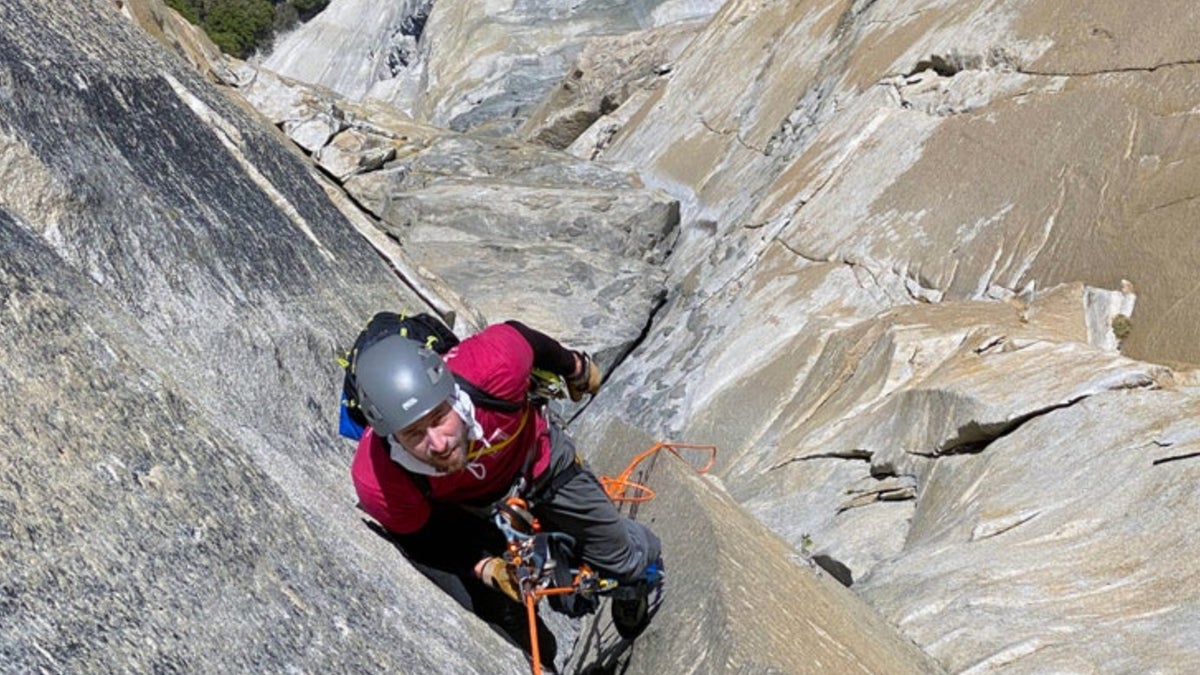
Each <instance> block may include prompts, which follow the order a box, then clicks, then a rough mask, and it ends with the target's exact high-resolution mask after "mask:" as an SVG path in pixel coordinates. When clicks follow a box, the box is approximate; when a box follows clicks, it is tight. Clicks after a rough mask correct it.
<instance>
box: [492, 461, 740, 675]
mask: <svg viewBox="0 0 1200 675" xmlns="http://www.w3.org/2000/svg"><path fill="white" fill-rule="evenodd" d="M659 450H666V451H668V452H670V453H671V454H672V455H675V456H676V457H678V458H679V459H680V460H681V461H683V462H685V463H686V464H688V465H690V466H691V467H692V468H693V469H695V470H696V473H699V474H704V473H708V471H709V470H710V469H712V467H713V464H714V463H716V461H717V446H715V445H691V444H688V443H669V442H659V443H655V444H654V445H653V446H652V447H651V448H650V449H649V450H646V451H645V452H643V453H642V454H640V455H638V456H637V457H634V458H633V461H632V462H630V463H629V466H627V467H625V470H624V471H622V472H621V475H619V476H617V477H616V478H610V477H608V476H599V478H600V484H601V485H603V486H604V492H605V493H606V494H607V495H608V498H609V499H611V500H613V501H614V502H637V503H640V502H648V501H650V500H651V499H654V491H653V490H651V489H650V488H648V487H646V486H645V485H642V484H640V483H635V482H633V480H631V478H630V477H631V476H633V473H634V472H635V471H637V467H638V465H639V464H641V463H642V462H643V461H645V460H647V459H650V458H651V457H653V456H654V455H656V454H657V453H658V451H659ZM681 450H703V451H705V452H707V453H708V461H706V462H705V463H704V465H703V466H701V467H697V466H696V465H695V464H692V463H691V462H689V461H688V460H686V459H684V457H683V455H681V454H679V453H680V451H681ZM629 490H636V491H638V494H636V495H633V496H630V495H627V494H626V493H627V492H628V491H629ZM534 527H535V529H541V528H540V527H539V526H538V525H537V524H536V521H535V525H534ZM510 550H513V553H514V554H515V553H516V552H515V550H514V549H512V547H511V546H510ZM515 562H516V563H517V564H520V558H519V557H517V558H516V560H515ZM579 580H580V576H576V578H575V583H574V584H572V585H571V586H566V587H562V588H535V589H533V590H531V591H527V592H526V593H525V594H524V596H525V613H526V615H527V616H528V619H529V646H530V652H531V653H530V656H531V657H532V661H533V675H542V655H541V648H540V646H539V645H538V635H537V603H538V601H539V600H541V599H542V598H544V597H547V596H551V595H565V594H568V593H574V592H575V591H576V589H577V587H578V585H579Z"/></svg>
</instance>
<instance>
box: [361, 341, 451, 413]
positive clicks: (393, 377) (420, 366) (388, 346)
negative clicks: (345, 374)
mask: <svg viewBox="0 0 1200 675" xmlns="http://www.w3.org/2000/svg"><path fill="white" fill-rule="evenodd" d="M354 371H355V375H354V378H355V388H356V390H357V391H356V394H357V398H358V405H359V407H360V408H362V411H363V415H364V416H365V417H366V418H367V423H368V424H370V425H371V428H372V429H374V430H375V433H376V434H378V435H380V436H390V435H391V434H392V433H394V432H396V431H398V430H400V429H403V428H404V427H406V426H408V425H410V424H412V423H413V422H416V421H417V420H419V419H421V418H422V417H424V416H425V414H426V413H428V412H429V411H430V410H433V409H434V408H436V407H437V406H438V404H439V403H441V402H442V401H445V400H447V399H449V398H451V397H452V396H453V395H454V376H453V375H452V374H451V373H450V371H449V370H447V368H446V362H445V361H442V357H440V356H438V355H437V353H435V352H432V351H430V350H428V349H425V348H424V347H422V346H421V345H420V344H418V343H417V342H415V341H413V340H410V339H408V338H406V337H402V336H400V335H390V336H388V337H385V338H383V339H382V340H380V341H379V342H376V343H374V344H372V345H370V346H368V347H367V348H366V349H364V350H363V351H362V352H361V353H359V355H358V358H357V359H355V367H354Z"/></svg>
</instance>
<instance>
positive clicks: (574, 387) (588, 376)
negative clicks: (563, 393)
mask: <svg viewBox="0 0 1200 675" xmlns="http://www.w3.org/2000/svg"><path fill="white" fill-rule="evenodd" d="M575 353H576V354H578V355H579V361H580V367H579V372H578V373H576V374H575V375H572V376H571V377H568V378H567V392H568V393H569V394H571V400H572V401H575V402H579V400H580V399H582V398H583V395H584V394H590V395H592V396H595V395H596V392H597V391H600V379H601V377H602V376H603V373H601V372H600V366H598V365H596V362H595V361H593V360H592V357H590V356H588V355H587V352H575Z"/></svg>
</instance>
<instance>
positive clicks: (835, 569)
mask: <svg viewBox="0 0 1200 675" xmlns="http://www.w3.org/2000/svg"><path fill="white" fill-rule="evenodd" d="M812 561H813V562H815V563H816V564H817V565H819V566H820V567H821V569H823V570H825V571H826V572H828V573H829V576H831V577H833V578H834V579H837V581H838V583H839V584H841V585H843V586H845V587H846V588H850V587H851V586H853V585H854V573H853V572H851V571H850V568H849V567H846V565H845V564H844V563H842V561H840V560H837V559H835V558H831V557H830V556H828V555H826V554H824V553H819V554H817V555H814V556H813V557H812Z"/></svg>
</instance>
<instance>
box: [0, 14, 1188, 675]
mask: <svg viewBox="0 0 1200 675" xmlns="http://www.w3.org/2000/svg"><path fill="white" fill-rule="evenodd" d="M375 4H376V3H356V2H354V0H335V2H334V3H332V4H331V6H330V8H329V10H327V11H326V12H324V13H322V15H320V17H319V18H318V19H317V20H315V21H314V22H312V23H310V24H309V25H307V26H305V27H303V28H301V29H300V30H298V31H296V32H295V33H294V34H293V35H292V36H289V37H287V38H285V39H284V40H283V41H281V43H280V45H279V47H278V49H277V50H276V51H275V52H274V53H273V54H270V55H266V57H265V58H264V59H263V61H262V65H265V68H264V67H262V66H261V65H255V64H243V63H237V62H234V61H231V60H227V59H224V58H223V57H219V56H217V55H215V54H214V53H213V52H211V51H210V50H207V49H205V48H204V41H203V40H202V39H200V38H198V37H196V36H195V35H189V34H188V32H187V29H186V27H184V26H181V25H180V24H178V23H173V22H172V20H171V19H170V18H169V17H170V14H169V13H166V12H164V11H163V10H162V8H161V6H156V5H155V4H154V3H151V2H140V1H139V2H137V3H132V2H131V3H126V2H109V3H104V2H88V3H84V5H82V6H79V5H77V4H76V5H64V6H60V5H59V4H55V3H49V2H27V3H23V4H22V6H20V7H12V6H9V5H4V6H0V26H4V28H3V29H0V153H3V157H4V162H3V163H2V164H0V167H2V168H0V171H3V172H4V180H3V181H0V229H3V231H4V235H3V237H2V239H0V241H2V242H3V243H2V244H0V245H2V246H3V248H4V253H5V255H4V256H3V261H4V262H3V263H2V264H0V293H2V294H0V310H2V314H0V316H3V321H2V322H0V345H3V346H4V347H5V350H4V353H5V354H6V356H5V357H4V358H3V359H0V392H2V393H3V397H0V401H2V402H0V406H3V412H4V414H3V418H4V419H6V420H8V422H7V424H6V425H4V426H0V440H3V441H5V447H6V448H7V450H6V451H5V452H4V453H2V456H3V458H4V459H3V461H4V463H5V468H6V473H5V475H6V479H5V482H3V483H0V509H3V513H5V515H6V518H5V520H4V526H3V528H0V561H3V564H4V567H5V569H15V570H20V572H19V573H18V574H17V575H15V576H14V577H13V578H12V579H11V580H9V581H7V582H5V585H4V593H3V594H2V595H0V597H2V598H3V600H0V602H3V603H4V604H3V606H4V607H5V608H6V611H5V612H3V613H0V616H3V617H4V618H3V619H0V654H3V655H4V657H5V660H6V663H15V664H17V665H16V669H18V670H38V669H46V670H63V671H84V672H87V671H93V672H107V671H112V670H130V671H137V672H150V671H156V670H163V669H168V668H179V669H187V670H199V671H204V672H217V671H221V672H225V671H226V670H228V669H229V668H230V667H232V668H234V669H235V670H236V669H243V670H263V671H284V670H289V669H302V670H322V671H325V670H352V671H353V670H362V671H375V670H387V669H392V670H403V671H407V670H420V671H430V672H456V673H457V672H489V673H492V672H524V671H526V670H527V667H526V665H525V663H524V661H523V660H522V658H521V656H520V654H519V652H518V651H517V650H515V649H514V648H512V647H511V646H510V645H507V644H505V643H504V642H503V641H501V640H500V639H499V638H498V637H496V636H495V635H494V634H493V633H492V632H490V631H489V630H488V629H487V628H486V627H485V626H483V625H482V624H481V623H480V622H478V621H477V620H476V619H474V618H473V617H471V616H470V615H469V614H468V613H466V612H463V611H462V610H460V609H459V608H457V607H456V606H454V605H453V603H452V602H450V601H449V600H448V599H446V598H445V597H444V596H443V595H442V594H440V593H437V592H434V591H433V587H432V586H430V585H429V584H428V582H426V581H425V580H424V579H423V578H422V577H421V576H420V575H418V574H416V573H415V572H414V571H413V570H412V569H411V567H409V566H408V565H407V564H405V563H404V562H403V560H401V559H400V558H399V555H398V554H397V552H396V551H395V550H393V549H392V548H391V547H390V546H389V545H387V544H386V543H385V542H383V541H382V540H381V539H379V538H378V537H376V536H375V535H374V534H372V533H371V532H370V530H368V529H367V528H366V527H363V526H362V523H361V522H360V518H359V516H358V515H357V514H356V513H355V512H354V509H353V508H352V507H353V504H352V494H351V491H350V488H349V485H348V481H347V480H346V475H345V473H346V463H347V460H348V453H349V451H350V449H349V448H348V447H347V446H346V445H344V444H342V443H341V442H339V441H338V440H337V439H335V438H334V437H333V427H332V421H333V415H334V403H335V396H334V392H336V386H337V382H336V378H337V374H338V371H337V369H336V366H334V365H333V359H332V357H333V354H334V352H335V351H336V348H337V347H338V346H340V345H343V344H344V343H345V341H346V340H347V339H348V338H349V337H351V336H352V333H353V330H354V328H356V327H357V325H358V324H360V323H361V321H362V320H363V319H364V318H365V317H366V316H368V315H369V314H370V313H371V312H373V311H375V310H377V309H380V308H383V307H395V306H397V305H399V306H407V307H430V308H433V309H435V310H436V311H439V312H441V313H443V314H444V315H446V316H447V317H448V318H452V319H453V320H454V324H455V328H456V330H459V331H460V332H467V331H469V330H471V329H473V328H476V327H478V326H480V325H482V324H483V323H485V322H487V321H489V320H495V319H503V318H509V317H515V318H522V319H530V320H531V322H532V323H535V324H539V325H541V326H544V327H547V328H549V329H550V331H551V332H555V333H557V334H559V335H560V336H561V337H564V338H566V339H567V340H568V342H571V343H573V344H575V345H577V346H584V347H586V348H588V349H590V350H592V351H593V352H595V353H597V354H600V355H602V359H603V362H604V364H605V365H606V370H608V371H609V372H610V376H609V379H608V380H607V382H606V384H605V387H604V389H603V390H602V391H601V392H600V395H599V396H597V397H596V398H595V399H594V400H593V401H591V402H590V403H589V405H588V406H587V407H586V409H585V410H584V411H583V413H582V414H580V415H579V416H577V417H575V418H574V421H573V422H572V430H573V432H574V435H575V436H576V437H577V438H578V439H579V440H580V447H581V449H582V450H583V451H584V452H585V454H586V455H587V456H588V457H589V459H590V461H591V462H592V464H593V465H594V466H595V467H596V468H597V469H598V470H599V471H601V472H602V473H610V474H611V473H615V472H616V471H618V470H619V469H621V468H622V467H623V466H624V465H625V464H626V463H627V462H629V460H630V458H631V457H632V456H634V455H635V454H636V453H637V452H639V451H640V450H641V449H642V448H644V447H646V446H647V445H649V444H651V443H652V442H654V441H655V440H677V441H686V442H696V443H713V444H716V445H717V446H718V447H719V452H718V455H717V458H718V461H717V464H716V466H715V467H714V468H713V469H712V471H710V472H709V473H708V474H707V475H706V476H705V477H695V476H692V475H689V472H688V471H687V470H686V467H683V466H680V465H678V464H676V460H675V459H673V458H671V457H668V456H666V455H662V454H660V458H659V459H657V460H656V461H655V462H654V463H653V464H652V466H651V467H650V468H648V469H646V470H645V471H644V472H643V474H642V476H641V478H642V479H643V480H646V481H648V482H649V483H651V484H652V485H653V486H654V487H655V488H656V489H657V490H658V491H659V495H658V498H657V499H656V500H655V501H654V502H651V503H650V504H643V505H639V506H637V507H635V511H636V515H637V517H638V518H639V519H642V520H645V521H646V522H649V523H650V524H651V526H652V527H654V528H656V530H658V531H659V532H660V533H661V534H662V535H663V538H664V541H665V542H666V544H667V549H666V556H667V568H668V571H669V576H668V584H669V585H668V589H669V591H668V595H667V597H666V600H665V601H664V604H663V606H662V607H661V608H660V611H659V613H658V614H657V616H656V618H655V621H654V623H653V624H652V625H651V628H650V629H649V631H648V632H647V633H646V634H645V635H644V636H643V637H642V638H640V639H639V640H638V641H637V642H635V643H633V645H632V648H631V645H629V644H628V643H625V642H622V641H620V640H618V639H616V638H615V636H613V635H612V632H613V631H612V630H611V627H610V626H609V625H608V622H607V619H606V618H605V616H604V615H603V614H601V615H600V616H599V617H598V618H597V619H596V620H595V621H589V622H585V623H584V624H582V625H580V626H571V627H568V628H567V629H565V633H572V632H573V631H574V633H573V634H576V635H578V638H579V641H578V643H577V644H576V647H575V649H574V650H573V652H572V653H570V654H567V653H565V652H566V650H564V654H563V657H564V658H565V659H567V661H566V662H564V663H563V664H561V665H563V666H564V669H565V670H566V671H567V672H596V670H602V671H614V670H618V669H619V670H620V671H621V672H629V673H660V672H693V673H707V672H712V673H721V672H730V671H736V672H755V673H757V672H762V673H779V672H788V673H791V672H830V671H837V672H843V671H849V670H856V671H865V672H922V673H924V672H938V671H941V670H945V671H948V672H963V673H979V672H993V671H995V672H1006V673H1024V672H1029V673H1034V672H1038V673H1040V672H1051V671H1052V672H1136V671H1147V672H1179V673H1188V672H1194V671H1196V670H1197V669H1198V668H1200V649H1198V648H1197V647H1196V645H1197V644H1200V643H1198V642H1197V640H1196V639H1194V638H1195V637H1196V635H1195V633H1196V628H1195V627H1196V626H1197V625H1200V623H1198V618H1200V617H1197V612H1198V609H1197V608H1200V597H1197V593H1196V592H1194V591H1193V590H1191V589H1190V587H1189V586H1188V585H1187V584H1186V582H1181V581H1180V580H1181V579H1182V580H1186V579H1188V578H1190V577H1191V576H1194V574H1195V572H1197V571H1200V570H1197V566H1198V563H1197V562H1196V561H1195V559H1194V556H1191V555H1189V552H1190V551H1189V549H1188V547H1187V546H1186V542H1189V541H1191V540H1193V539H1195V538H1196V536H1197V534H1200V533H1198V531H1197V530H1198V528H1197V526H1196V524H1195V520H1194V518H1192V514H1193V513H1194V512H1195V510H1196V507H1197V504H1196V503H1195V502H1196V498H1195V494H1196V491H1195V490H1194V489H1193V486H1194V484H1195V482H1196V480H1197V478H1200V476H1197V475H1196V474H1197V471H1200V468H1198V467H1200V463H1197V462H1198V460H1197V458H1198V457H1200V448H1197V438H1200V433H1198V432H1197V429H1196V426H1197V425H1196V423H1195V422H1194V420H1195V418H1196V412H1197V410H1196V408H1197V405H1200V403H1198V401H1200V379H1198V378H1197V376H1196V374H1195V372H1193V371H1192V370H1190V368H1189V367H1188V366H1187V365H1186V364H1187V363H1195V362H1197V361H1200V353H1198V352H1197V351H1196V350H1197V347H1196V341H1195V340H1194V330H1193V329H1192V328H1191V326H1192V325H1194V323H1195V322H1194V321H1192V320H1191V319H1193V318H1194V314H1195V312H1196V311H1197V310H1196V307H1197V304H1196V298H1195V294H1194V292H1193V288H1192V286H1193V285H1194V282H1193V281H1192V279H1191V265H1190V262H1191V260H1192V259H1193V258H1195V248H1196V245H1197V242H1196V240H1195V238H1194V237H1189V236H1188V232H1190V229H1189V228H1190V224H1191V222H1192V221H1193V220H1194V217H1193V215H1194V214H1192V212H1191V209H1193V208H1194V204H1195V201H1196V200H1194V199H1192V198H1191V197H1192V194H1191V193H1192V192H1194V191H1195V190H1194V186H1195V185H1197V184H1198V181H1197V178H1196V176H1195V171H1194V170H1193V168H1192V164H1193V162H1192V160H1191V154H1193V153H1191V152H1190V150H1191V143H1192V142H1193V140H1192V139H1193V138H1194V137H1195V136H1196V134H1195V133H1194V131H1195V129H1194V125H1195V123H1196V122H1195V120H1196V115H1195V110H1194V108H1195V107H1196V106H1195V99H1196V96H1195V92H1196V90H1197V80H1196V76H1197V72H1198V71H1197V70H1196V64H1197V63H1200V55H1198V54H1197V53H1196V52H1197V49H1198V48H1197V46H1196V42H1195V40H1194V36H1195V34H1196V32H1197V31H1196V29H1197V28H1198V27H1200V11H1198V10H1197V8H1196V7H1194V6H1193V3H1186V2H1182V0H1162V1H1160V2H1153V3H1149V4H1142V5H1138V6H1136V7H1135V6H1133V5H1128V4H1121V3H1116V2H1099V3H1090V4H1089V5H1088V6H1087V7H1086V8H1073V7H1064V6H1062V3H1055V2H1051V1H1050V0H991V1H979V2H946V1H943V0H931V1H928V2H914V1H911V0H891V1H884V0H879V1H876V2H829V1H827V0H813V1H811V2H802V3H789V2H749V1H743V0H729V1H728V2H726V3H724V4H721V5H717V4H715V3H708V2H654V3H632V4H630V3H608V2H587V3H575V4H571V5H570V6H568V5H566V4H563V5H556V4H554V3H550V4H549V5H547V4H546V3H540V4H537V5H536V6H535V5H533V4H528V3H520V2H518V3H515V4H514V3H501V2H479V1H477V0H439V1H438V2H437V3H434V4H430V3H426V2H417V1H415V0H414V1H413V2H405V3H394V4H392V5H389V6H388V7H387V8H381V7H376V6H375ZM121 15H124V16H121ZM126 18H132V19H134V20H135V21H138V22H140V24H141V25H143V26H145V27H146V28H145V30H146V34H143V33H139V32H138V31H137V30H136V29H135V28H134V27H133V26H132V24H130V23H129V22H128V21H127V20H126ZM147 34H148V35H151V36H154V37H155V38H156V39H158V40H159V41H161V42H162V43H163V44H165V45H166V48H165V49H164V48H161V47H158V46H156V45H155V43H154V42H152V41H151V40H150V39H149V38H148V37H147ZM188 45H191V46H188ZM172 51H173V52H174V53H175V55H176V56H172V55H171V52H172ZM309 55H315V56H316V58H309ZM180 56H182V57H183V59H184V61H181V60H180V59H179V57H180ZM188 64H190V65H188ZM197 73H200V74H197ZM206 80H207V81H208V82H216V83H217V85H218V87H212V86H209V84H208V82H206ZM251 109H254V110H257V111H258V115H259V116H258V117H256V116H255V114H254V113H253V112H252V111H251ZM584 127H586V128H584ZM539 144H541V145H539ZM563 148H565V149H566V150H567V152H563V151H562V149H563ZM586 160H591V161H586ZM481 260H485V261H486V262H487V264H486V265H485V264H481V263H480V262H479V261H481ZM550 269H553V270H555V272H554V274H552V275H551V276H553V278H554V279H555V280H556V283H554V284H529V283H527V280H528V279H529V278H544V276H545V275H546V273H547V272H546V271H547V270H550ZM31 356H32V358H31ZM281 392H284V393H282V394H281ZM572 412H574V411H572ZM835 579H836V581H835ZM839 581H840V582H841V583H837V582H839ZM843 585H849V586H850V588H849V589H848V590H847V589H845V588H843V587H842V586H843ZM769 591H778V592H777V593H771V592H769ZM198 645H207V648H205V649H200V648H199V647H198ZM212 645H217V647H215V648H214V647H213V646H212ZM698 645H699V646H698Z"/></svg>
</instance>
